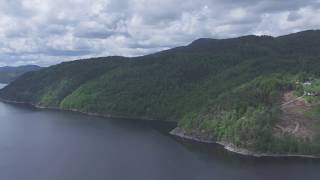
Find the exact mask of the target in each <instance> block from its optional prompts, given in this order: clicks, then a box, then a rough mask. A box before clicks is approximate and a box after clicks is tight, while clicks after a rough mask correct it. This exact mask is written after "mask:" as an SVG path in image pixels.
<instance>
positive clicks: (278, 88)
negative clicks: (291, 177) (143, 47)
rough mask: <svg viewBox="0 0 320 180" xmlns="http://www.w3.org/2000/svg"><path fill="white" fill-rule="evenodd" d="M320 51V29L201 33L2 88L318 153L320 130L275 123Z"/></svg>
mask: <svg viewBox="0 0 320 180" xmlns="http://www.w3.org/2000/svg"><path fill="white" fill-rule="evenodd" d="M319 49H320V31H304V32H300V33H295V34H291V35H287V36H280V37H268V36H245V37H239V38H232V39H225V40H210V39H198V40H196V41H194V42H193V43H191V44H189V45H187V46H182V47H177V48H173V49H170V50H166V51H162V52H158V53H154V54H150V55H146V56H140V57H131V58H128V57H121V56H116V57H101V58H92V59H87V60H78V61H73V62H65V63H61V64H58V65H54V66H51V67H48V68H43V69H41V70H39V71H34V72H29V73H26V74H25V75H23V76H21V77H20V78H18V79H17V80H16V81H14V82H12V83H11V84H9V85H8V86H7V87H5V88H4V89H2V90H1V91H0V97H1V98H2V99H5V100H8V101H19V102H25V103H30V104H34V105H37V106H41V107H48V108H58V109H64V110H77V111H81V112H85V113H95V114H102V115H103V114H105V115H110V114H111V115H114V116H125V117H143V118H145V119H154V120H169V121H176V122H178V126H179V128H182V129H183V130H184V131H185V132H188V133H190V134H191V135H196V136H198V135H199V136H200V137H202V136H207V137H210V138H212V140H216V141H224V142H230V143H232V144H234V145H235V146H237V147H241V148H247V149H249V150H252V151H257V152H270V153H278V154H281V153H285V154H287V153H291V154H307V155H308V154H312V155H314V154H317V155H318V154H319V153H320V136H318V133H315V134H314V135H312V137H311V139H304V138H302V137H298V136H295V135H294V134H292V133H291V132H288V133H287V132H285V133H284V134H280V135H278V133H277V132H276V131H275V130H274V129H275V127H276V125H277V123H278V121H280V120H279V119H280V118H279V117H280V116H281V114H282V113H283V112H282V110H281V108H279V103H280V102H281V98H282V96H283V94H285V93H287V92H292V93H294V94H297V95H299V93H301V91H302V90H301V89H302V88H303V85H302V83H298V84H297V82H303V81H304V80H306V79H308V78H311V77H312V78H313V79H317V78H319V75H320V74H319V71H318V67H320V61H319V58H320V51H319ZM319 117H320V116H319ZM311 125H312V126H313V127H318V125H319V124H318V121H315V122H312V123H311ZM311 125H310V126H311ZM319 127H320V126H319ZM305 128H311V127H309V126H308V127H305ZM310 131H313V132H318V131H317V130H315V129H310ZM308 138H309V137H308Z"/></svg>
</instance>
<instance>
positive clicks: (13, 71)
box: [0, 65, 41, 84]
mask: <svg viewBox="0 0 320 180" xmlns="http://www.w3.org/2000/svg"><path fill="white" fill-rule="evenodd" d="M40 68H41V67H39V66H35V65H26V66H17V67H9V66H6V67H0V83H3V84H8V83H10V82H12V81H14V80H15V79H17V78H18V77H19V76H21V75H22V74H24V73H26V72H29V71H35V70H39V69H40Z"/></svg>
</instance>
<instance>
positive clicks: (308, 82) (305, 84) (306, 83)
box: [303, 81, 312, 86]
mask: <svg viewBox="0 0 320 180" xmlns="http://www.w3.org/2000/svg"><path fill="white" fill-rule="evenodd" d="M311 84H312V83H311V82H310V81H306V82H304V83H303V85H304V86H311Z"/></svg>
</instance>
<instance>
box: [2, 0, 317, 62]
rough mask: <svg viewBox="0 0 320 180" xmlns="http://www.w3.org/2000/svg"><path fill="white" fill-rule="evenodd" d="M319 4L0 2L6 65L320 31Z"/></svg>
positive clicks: (246, 0)
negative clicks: (206, 39) (200, 41)
mask: <svg viewBox="0 0 320 180" xmlns="http://www.w3.org/2000/svg"><path fill="white" fill-rule="evenodd" d="M319 14H320V2H319V1H317V0H304V1H301V0H291V1H285V0H260V1H256V0H241V1H240V0H239V1H233V0H202V1H197V2H196V1H194V0H90V1H88V0H54V1H52V0H0V66H1V65H20V64H39V65H51V64H55V63H58V62H61V61H66V60H73V59H77V58H87V57H95V56H109V55H123V56H136V55H143V54H148V53H152V52H155V51H159V50H163V49H168V48H171V47H174V46H180V45H185V44H188V43H190V42H191V41H193V40H195V39H197V38H200V37H210V38H227V37H234V36H241V35H247V34H267V35H276V36H277V35H282V34H287V33H291V32H296V31H300V30H305V29H317V28H320V15H319Z"/></svg>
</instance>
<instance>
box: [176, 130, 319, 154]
mask: <svg viewBox="0 0 320 180" xmlns="http://www.w3.org/2000/svg"><path fill="white" fill-rule="evenodd" d="M170 134H171V135H173V136H176V137H178V138H182V139H186V140H191V141H194V142H199V143H205V144H219V145H221V146H223V147H224V149H225V150H227V151H229V152H233V153H236V154H240V155H243V156H252V157H257V158H262V157H279V158H280V157H301V158H313V159H320V156H315V155H303V154H271V153H259V152H254V151H250V150H248V149H245V148H240V147H236V146H235V145H234V144H232V143H229V142H223V141H214V140H211V139H207V138H205V137H197V136H194V135H189V134H188V133H187V132H186V131H184V130H183V129H181V128H179V127H177V128H175V129H173V130H172V131H170Z"/></svg>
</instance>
